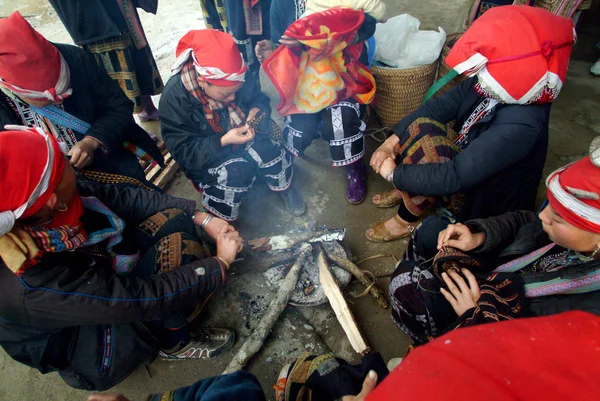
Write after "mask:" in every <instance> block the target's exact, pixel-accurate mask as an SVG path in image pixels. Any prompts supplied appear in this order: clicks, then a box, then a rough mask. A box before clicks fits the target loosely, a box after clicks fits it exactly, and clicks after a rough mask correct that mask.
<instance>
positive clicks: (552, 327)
mask: <svg viewBox="0 0 600 401" xmlns="http://www.w3.org/2000/svg"><path fill="white" fill-rule="evenodd" d="M484 15H485V14H484ZM599 360H600V318H599V317H598V316H595V315H592V314H590V313H584V312H567V313H562V314H560V315H554V316H549V317H539V318H533V319H517V320H509V321H505V322H500V323H490V324H482V325H478V326H473V327H468V328H464V329H458V330H455V331H452V332H450V333H448V334H447V335H445V336H442V337H440V338H437V339H435V340H434V341H432V342H430V343H429V344H426V345H423V346H421V347H417V348H416V349H415V350H414V351H412V352H410V353H409V354H408V356H407V357H406V360H404V361H402V362H401V363H400V365H398V367H397V368H396V369H394V370H393V371H392V372H391V373H390V374H389V375H388V377H386V379H385V380H384V381H383V382H382V383H381V384H380V385H379V386H377V388H375V390H374V391H373V392H372V393H371V394H369V395H368V396H367V401H396V400H496V401H500V400H595V399H597V398H598V394H600V364H599V363H598V361H599Z"/></svg>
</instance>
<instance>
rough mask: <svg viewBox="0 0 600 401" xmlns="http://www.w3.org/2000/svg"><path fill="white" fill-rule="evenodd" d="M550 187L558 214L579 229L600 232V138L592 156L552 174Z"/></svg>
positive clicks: (550, 198) (553, 204)
mask: <svg viewBox="0 0 600 401" xmlns="http://www.w3.org/2000/svg"><path fill="white" fill-rule="evenodd" d="M546 186H547V187H548V191H547V193H548V200H549V201H550V204H551V205H552V208H553V209H554V210H555V211H556V213H558V214H559V215H560V216H561V217H562V218H563V219H565V220H566V221H567V222H569V223H570V224H572V225H574V226H575V227H577V228H580V229H582V230H585V231H590V232H594V233H600V137H598V138H596V139H595V140H594V141H593V142H592V151H591V155H590V156H589V157H584V158H583V159H581V160H579V161H577V162H575V163H573V164H570V165H568V166H565V167H562V168H560V169H558V170H556V171H555V172H554V173H552V174H550V176H549V177H548V179H547V180H546Z"/></svg>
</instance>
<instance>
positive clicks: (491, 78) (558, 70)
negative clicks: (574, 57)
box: [446, 6, 576, 104]
mask: <svg viewBox="0 0 600 401" xmlns="http://www.w3.org/2000/svg"><path fill="white" fill-rule="evenodd" d="M575 39H576V35H575V30H574V28H573V21H572V20H571V19H569V18H563V17H559V16H557V15H554V14H552V13H551V12H549V11H546V10H543V9H541V8H537V7H530V6H502V7H494V8H492V9H490V10H488V11H486V12H485V14H483V15H482V16H481V17H480V18H478V19H477V20H476V21H475V22H474V23H473V25H472V26H471V27H470V28H469V29H468V30H467V31H466V32H465V33H464V34H463V35H462V36H461V37H460V39H458V41H457V42H456V44H455V45H454V46H453V47H452V50H451V51H450V53H449V54H448V57H446V63H447V64H448V65H449V66H450V67H452V68H454V70H455V71H456V72H458V73H459V74H463V73H465V74H467V75H468V76H474V75H477V78H478V80H479V85H478V88H477V89H478V90H479V91H480V92H482V93H483V94H485V95H487V96H489V97H491V98H494V99H496V100H498V101H499V102H501V103H507V104H529V103H538V104H543V103H549V102H552V101H553V100H554V99H556V97H557V96H558V94H559V92H560V90H561V88H562V85H563V83H564V82H565V78H566V76H567V67H568V66H569V57H570V56H571V50H572V48H573V44H574V43H575Z"/></svg>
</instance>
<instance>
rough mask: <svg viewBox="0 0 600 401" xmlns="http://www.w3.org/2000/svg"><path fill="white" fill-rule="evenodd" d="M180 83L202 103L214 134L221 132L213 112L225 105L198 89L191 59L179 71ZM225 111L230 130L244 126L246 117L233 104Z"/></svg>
mask: <svg viewBox="0 0 600 401" xmlns="http://www.w3.org/2000/svg"><path fill="white" fill-rule="evenodd" d="M181 81H182V82H183V86H185V88H186V89H187V90H188V92H190V94H191V95H192V96H194V97H195V98H196V99H197V100H198V101H199V102H200V103H202V107H203V109H204V116H205V117H206V119H207V120H208V123H209V124H210V126H211V127H212V129H213V130H214V131H215V132H223V127H221V125H220V122H219V114H218V113H215V112H214V111H215V110H220V109H222V108H224V107H225V105H224V104H223V103H220V102H217V101H216V100H213V99H211V98H210V97H209V96H208V95H207V94H206V93H205V92H204V91H203V90H202V88H200V84H199V83H198V73H197V72H196V69H195V68H194V60H193V59H192V58H191V57H190V59H189V60H188V62H187V63H185V65H184V66H183V68H182V69H181ZM227 109H228V110H229V119H230V121H231V127H232V128H238V127H241V126H242V125H244V123H245V122H246V115H245V114H244V112H243V111H242V110H241V109H240V108H239V107H238V106H237V105H236V104H235V103H233V102H232V103H229V104H227Z"/></svg>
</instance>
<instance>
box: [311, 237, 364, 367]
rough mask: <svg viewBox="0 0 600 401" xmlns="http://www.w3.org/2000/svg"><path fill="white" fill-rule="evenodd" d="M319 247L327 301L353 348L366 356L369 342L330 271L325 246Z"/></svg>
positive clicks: (318, 260)
mask: <svg viewBox="0 0 600 401" xmlns="http://www.w3.org/2000/svg"><path fill="white" fill-rule="evenodd" d="M319 247H320V248H321V249H320V250H319V256H318V257H317V262H318V264H319V278H320V280H321V287H322V288H323V291H324V292H325V295H326V296H327V299H329V303H330V304H331V308H332V309H333V311H334V312H335V316H336V317H337V319H338V321H339V322H340V325H341V326H342V328H343V329H344V332H345V333H346V335H347V336H348V339H349V340H350V345H352V348H354V351H356V352H357V353H358V354H360V355H365V354H367V353H369V352H370V351H371V349H370V348H369V346H368V345H367V341H366V340H365V338H364V337H363V335H362V333H361V332H360V329H359V328H358V324H356V320H355V319H354V315H353V314H352V311H351V310H350V308H349V307H348V303H347V302H346V300H345V299H344V294H342V290H340V287H339V286H338V284H337V282H336V281H335V278H334V277H333V274H331V271H330V270H329V265H330V264H329V260H328V257H327V255H326V254H325V250H324V249H323V245H322V244H320V245H319Z"/></svg>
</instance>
